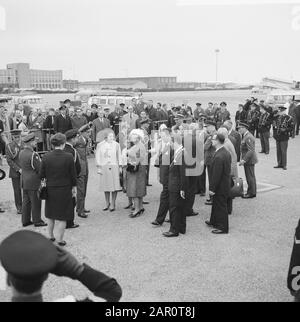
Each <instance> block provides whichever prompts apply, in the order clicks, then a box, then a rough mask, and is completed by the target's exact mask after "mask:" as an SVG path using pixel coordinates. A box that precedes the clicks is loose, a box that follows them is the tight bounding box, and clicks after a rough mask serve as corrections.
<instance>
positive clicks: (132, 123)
mask: <svg viewBox="0 0 300 322" xmlns="http://www.w3.org/2000/svg"><path fill="white" fill-rule="evenodd" d="M138 119H139V117H138V115H137V114H134V113H133V114H132V115H131V118H130V115H129V113H127V114H125V115H124V116H123V122H126V123H127V124H128V125H129V130H128V132H131V131H132V130H134V129H135V128H136V121H137V120H138Z"/></svg>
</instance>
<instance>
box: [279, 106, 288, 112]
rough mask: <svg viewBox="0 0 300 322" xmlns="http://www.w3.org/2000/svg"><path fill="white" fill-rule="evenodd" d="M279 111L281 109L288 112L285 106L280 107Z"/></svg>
mask: <svg viewBox="0 0 300 322" xmlns="http://www.w3.org/2000/svg"><path fill="white" fill-rule="evenodd" d="M278 109H279V110H280V111H285V110H287V108H286V107H285V106H283V105H280V106H278Z"/></svg>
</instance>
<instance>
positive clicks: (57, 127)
mask: <svg viewBox="0 0 300 322" xmlns="http://www.w3.org/2000/svg"><path fill="white" fill-rule="evenodd" d="M69 130H72V122H71V119H70V117H69V116H66V117H63V116H62V115H61V114H60V115H58V116H57V117H56V118H55V120H54V132H55V133H63V134H65V133H66V132H67V131H69Z"/></svg>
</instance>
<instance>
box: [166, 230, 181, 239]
mask: <svg viewBox="0 0 300 322" xmlns="http://www.w3.org/2000/svg"><path fill="white" fill-rule="evenodd" d="M163 236H164V237H167V238H170V237H178V236H179V234H178V233H172V232H171V231H168V232H166V233H163Z"/></svg>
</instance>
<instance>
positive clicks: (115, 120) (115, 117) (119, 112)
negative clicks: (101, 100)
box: [108, 103, 126, 136]
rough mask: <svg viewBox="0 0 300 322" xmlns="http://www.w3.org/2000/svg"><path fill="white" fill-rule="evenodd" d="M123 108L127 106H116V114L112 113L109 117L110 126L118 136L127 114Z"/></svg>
mask: <svg viewBox="0 0 300 322" xmlns="http://www.w3.org/2000/svg"><path fill="white" fill-rule="evenodd" d="M123 106H124V107H125V104H123V103H121V104H120V106H116V109H115V111H114V112H112V113H110V114H109V116H108V119H109V121H110V125H111V127H112V129H113V131H114V132H115V135H116V136H118V134H119V133H120V125H121V122H122V118H123V116H124V115H125V114H126V113H125V112H124V111H123Z"/></svg>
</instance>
